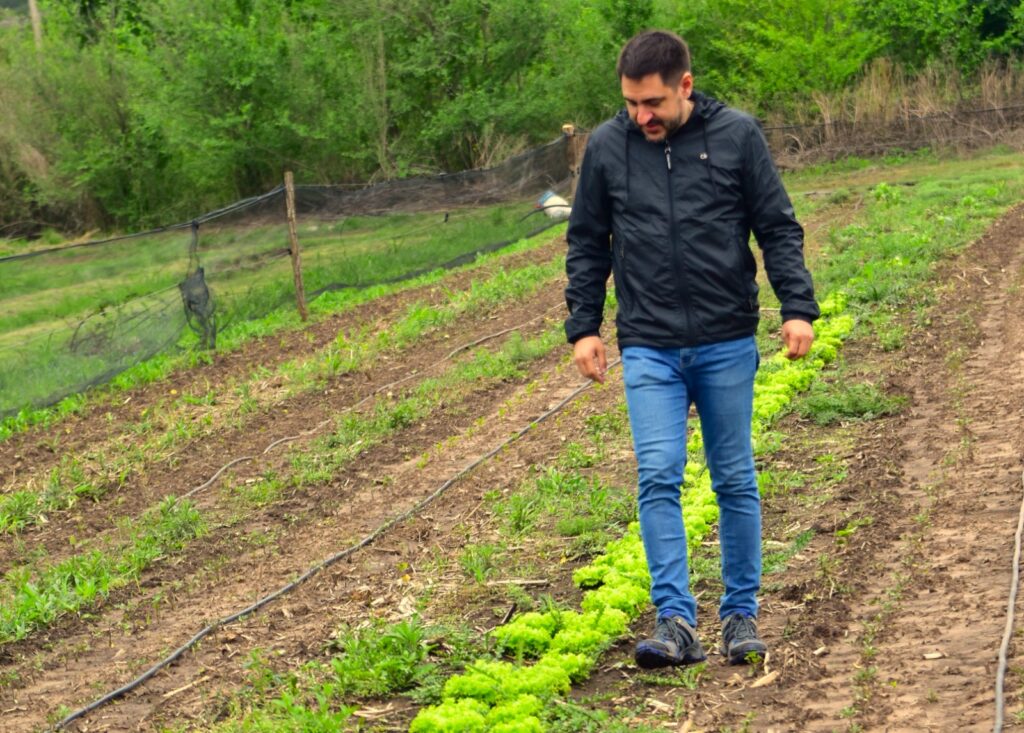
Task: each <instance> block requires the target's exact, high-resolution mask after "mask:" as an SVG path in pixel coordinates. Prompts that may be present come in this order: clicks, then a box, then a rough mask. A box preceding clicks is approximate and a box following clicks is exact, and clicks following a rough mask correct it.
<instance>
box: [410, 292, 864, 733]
mask: <svg viewBox="0 0 1024 733" xmlns="http://www.w3.org/2000/svg"><path fill="white" fill-rule="evenodd" d="M844 309H845V298H843V297H842V296H841V295H839V294H834V295H832V296H830V297H829V298H828V300H826V301H825V302H824V303H823V304H822V313H823V318H822V320H821V321H819V322H818V324H817V329H816V340H815V344H814V346H813V347H812V349H811V353H810V355H809V357H808V358H807V359H804V360H801V361H796V362H791V361H788V360H787V359H786V358H785V357H784V356H783V355H782V354H781V353H780V354H777V355H776V356H774V357H772V358H771V359H769V360H768V361H767V363H766V364H764V365H763V368H762V369H761V371H760V372H759V373H758V377H757V381H756V383H755V396H754V414H755V418H754V435H755V436H758V435H760V434H762V433H763V432H764V431H765V430H766V429H767V426H768V424H769V423H770V422H771V421H772V419H774V418H775V417H776V416H777V415H778V414H779V413H780V412H781V411H782V410H784V409H785V408H786V407H787V406H788V405H789V403H790V401H792V399H793V398H794V397H795V396H796V394H797V393H798V392H800V391H801V390H804V389H806V388H807V387H808V386H810V384H811V382H812V381H814V378H815V376H816V374H817V373H818V372H819V371H820V370H821V368H822V367H824V366H825V365H826V364H828V363H830V362H832V361H833V360H834V359H835V358H836V355H837V353H838V350H839V349H840V348H841V346H842V343H843V340H844V339H845V338H846V337H847V336H848V335H849V334H850V332H851V331H852V330H853V325H854V322H853V318H852V317H851V316H849V315H847V314H845V313H843V310H844ZM700 440H701V437H700V432H699V431H698V430H695V431H694V432H693V434H692V435H691V437H690V440H689V442H690V444H689V445H688V451H687V452H688V454H689V455H691V456H693V455H696V454H698V453H699V449H700ZM685 486H686V490H685V492H684V494H683V517H684V524H685V526H686V535H687V542H688V544H689V545H690V549H691V553H693V552H695V551H696V548H697V547H698V546H699V545H700V543H701V542H702V541H703V540H704V539H705V537H706V536H707V534H708V532H709V531H710V530H711V528H712V527H713V526H714V524H715V522H717V520H718V505H717V503H716V501H715V497H714V493H713V491H712V489H711V477H710V474H709V472H708V471H707V470H706V466H704V465H701V464H700V463H699V462H697V461H694V460H690V461H689V462H688V463H687V466H686V478H685ZM573 580H574V582H575V583H576V584H577V585H578V586H580V587H581V588H584V589H588V590H586V591H585V592H584V594H583V601H582V604H581V610H580V611H578V612H576V611H563V610H558V609H552V610H549V611H547V612H543V613H541V612H536V611H532V612H529V613H524V614H522V615H520V616H518V617H517V618H516V619H514V620H513V621H511V622H510V623H508V624H506V625H504V626H499V627H498V628H496V629H495V630H494V631H493V632H492V636H493V637H494V639H495V642H496V644H497V646H498V648H499V650H501V651H503V652H505V653H506V654H508V655H511V656H512V657H513V658H514V661H503V660H491V659H487V660H480V661H477V662H475V663H473V664H471V665H469V666H468V667H467V668H466V670H465V671H464V672H463V673H462V674H459V675H455V676H453V677H451V678H450V679H449V680H448V682H447V683H446V684H445V686H444V692H443V702H441V704H439V705H434V706H430V707H427V708H424V709H423V710H421V711H420V713H419V714H418V715H417V716H416V718H415V719H414V720H413V722H412V725H411V727H410V730H411V731H412V732H413V733H442V732H444V733H454V731H462V732H464V733H470V732H474V731H481V732H483V731H491V732H492V733H527V732H530V733H533V732H536V733H542V732H543V731H544V726H543V723H542V720H541V713H542V711H543V709H544V706H545V701H546V700H549V699H551V698H552V697H553V696H559V695H566V694H568V692H569V689H570V688H571V686H572V684H573V683H574V682H580V681H582V680H584V679H585V678H586V677H588V676H589V674H590V672H591V670H592V669H593V668H594V665H595V664H596V663H597V660H598V658H599V657H600V655H601V653H602V652H603V651H604V650H605V649H606V648H608V647H609V646H610V645H611V644H612V643H614V642H615V641H616V640H617V639H619V638H621V637H622V636H623V635H624V634H626V632H627V631H628V628H629V625H630V624H631V623H632V622H633V621H634V620H635V619H636V618H637V617H638V616H639V615H640V613H641V611H642V610H643V609H644V607H645V606H646V604H647V602H648V598H649V588H650V575H649V574H648V571H647V564H646V561H645V559H644V550H643V544H642V542H641V539H640V534H639V527H638V525H637V524H636V523H633V524H632V525H630V528H629V530H628V532H627V533H626V535H625V536H624V537H622V538H621V539H619V540H615V541H614V542H612V543H610V544H609V545H608V547H607V549H606V551H605V553H604V554H603V555H601V556H600V557H598V558H597V559H596V560H594V562H593V563H591V564H590V565H588V566H586V567H583V568H581V569H579V570H577V571H576V572H575V573H574V574H573Z"/></svg>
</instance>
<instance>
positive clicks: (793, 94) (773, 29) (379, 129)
mask: <svg viewBox="0 0 1024 733" xmlns="http://www.w3.org/2000/svg"><path fill="white" fill-rule="evenodd" d="M39 3H40V7H41V9H42V13H43V18H44V31H45V35H44V44H43V48H42V50H41V51H39V52H37V51H36V49H35V47H34V42H33V39H32V33H31V28H30V27H29V25H28V23H27V22H7V23H4V24H0V107H2V108H3V109H4V111H5V115H4V117H3V118H2V119H0V195H2V203H0V227H4V226H7V227H8V228H9V231H30V230H32V229H34V228H35V229H38V228H39V227H40V226H42V225H44V224H57V225H61V226H64V227H67V228H74V227H84V226H96V225H105V226H111V225H118V226H138V225H143V224H155V223H164V222H167V221H168V220H171V219H174V218H181V217H187V216H191V215H194V214H195V213H196V212H198V211H200V210H203V209H206V208H211V207H216V206H219V205H222V204H224V203H227V202H229V201H231V200H234V199H236V198H238V197H241V196H247V195H252V194H255V193H258V192H260V191H262V190H266V189H267V188H270V187H272V186H274V185H277V183H278V182H279V181H280V178H281V172H282V170H284V169H286V168H290V169H293V170H295V171H296V173H297V176H298V177H299V179H300V180H303V181H309V182H355V181H368V180H376V179H380V178H385V177H396V176H407V175H412V174H416V173H423V172H437V171H450V170H457V169H463V168H467V167H475V166H483V165H488V164H491V163H494V162H497V161H498V160H500V159H501V158H504V157H506V156H507V155H509V154H511V153H514V152H516V151H518V150H521V149H523V148H524V147H526V146H528V145H533V144H537V143H539V142H543V141H546V140H548V139H550V138H552V137H553V136H554V135H555V134H557V131H558V129H559V127H560V125H561V123H562V122H564V121H570V120H571V121H575V122H577V123H579V124H582V125H584V126H591V125H594V124H596V123H598V122H599V121H600V120H601V119H603V118H605V117H607V116H608V115H610V114H612V113H614V111H615V110H616V109H617V108H618V107H619V106H620V103H621V102H620V98H619V91H618V83H617V80H616V79H615V76H614V65H615V58H616V56H617V54H618V50H619V48H620V47H621V45H622V43H623V42H624V41H625V40H626V39H627V38H629V37H630V36H631V35H632V34H634V33H635V32H636V31H638V30H640V29H642V28H646V27H652V26H656V27H667V28H671V29H673V30H676V31H678V32H680V33H681V34H682V35H683V36H684V37H686V38H687V39H688V40H689V41H690V44H691V47H692V50H693V56H694V66H695V73H696V77H697V86H698V88H700V89H702V90H705V91H708V92H711V93H713V94H714V95H716V96H719V97H720V98H723V99H724V100H726V101H729V102H732V103H734V104H739V105H741V106H743V107H745V108H746V109H748V110H749V111H751V112H754V113H757V114H762V115H763V114H767V113H772V112H774V113H778V114H781V115H793V114H796V113H799V112H802V111H804V110H807V109H811V108H813V100H814V99H815V95H816V94H819V93H823V92H824V93H828V92H835V91H836V90H840V89H843V88H844V87H845V86H847V85H849V84H850V83H851V82H852V81H854V80H856V79H857V78H858V76H859V75H860V74H861V73H862V70H863V69H864V68H865V65H866V64H867V63H868V62H870V61H872V60H873V59H876V58H879V57H882V56H885V57H888V58H891V59H893V60H894V61H895V62H896V63H898V64H900V65H902V66H903V68H904V69H908V70H916V69H923V68H926V67H928V66H930V65H934V64H936V63H944V64H948V65H951V66H952V68H957V69H959V70H960V71H963V72H970V71H971V70H973V69H976V68H978V66H979V65H980V64H982V63H983V62H984V61H985V60H986V59H988V58H989V57H991V56H1000V57H1004V58H1015V57H1016V55H1017V54H1018V53H1019V52H1020V50H1021V47H1022V45H1024V0H927V1H926V0H765V1H762V2H753V1H752V0H691V1H690V2H687V3H682V4H679V3H674V2H669V0H559V1H558V2H555V1H554V0H536V1H535V2H527V1H526V0H403V1H402V2H399V0H350V1H348V2H342V3H339V2H334V1H333V0H205V1H204V2H202V3H196V2H194V1H193V0H39ZM3 5H5V6H11V5H12V6H13V7H14V8H16V10H13V11H8V12H9V13H22V14H24V13H25V10H24V8H25V4H24V3H17V2H15V3H13V4H12V3H11V2H4V3H3ZM12 17H13V16H12ZM4 231H5V230H4V229H0V234H3V233H4Z"/></svg>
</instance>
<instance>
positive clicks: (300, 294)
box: [284, 171, 309, 321]
mask: <svg viewBox="0 0 1024 733" xmlns="http://www.w3.org/2000/svg"><path fill="white" fill-rule="evenodd" d="M284 200H285V205H286V206H287V208H288V240H289V249H290V250H291V254H292V273H293V274H294V276H295V302H296V304H297V305H298V307H299V316H300V317H301V318H302V320H303V321H308V320H309V310H308V309H307V308H306V290H305V288H304V287H303V285H302V257H301V255H300V254H299V233H298V229H297V228H296V226H295V179H294V178H293V176H292V172H291V171H285V172H284Z"/></svg>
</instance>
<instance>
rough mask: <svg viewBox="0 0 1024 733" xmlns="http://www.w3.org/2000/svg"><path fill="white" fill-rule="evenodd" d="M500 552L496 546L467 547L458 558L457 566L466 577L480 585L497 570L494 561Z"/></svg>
mask: <svg viewBox="0 0 1024 733" xmlns="http://www.w3.org/2000/svg"><path fill="white" fill-rule="evenodd" d="M500 552H501V548H500V547H498V546H497V545H467V546H466V547H465V548H464V549H463V551H462V555H460V556H459V565H461V566H462V570H463V572H464V573H465V574H466V575H467V576H469V577H470V578H472V579H473V580H475V581H476V582H477V583H481V584H482V583H485V582H486V581H487V579H488V578H489V577H490V576H491V575H492V574H493V573H494V572H495V570H497V567H496V565H495V559H496V556H497V555H498V554H499V553H500Z"/></svg>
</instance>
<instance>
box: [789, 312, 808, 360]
mask: <svg viewBox="0 0 1024 733" xmlns="http://www.w3.org/2000/svg"><path fill="white" fill-rule="evenodd" d="M813 342H814V328H813V327H812V326H811V324H810V323H808V322H807V321H801V320H799V319H797V318H793V319H790V320H788V321H786V322H785V323H783V324H782V343H784V344H785V345H786V358H787V359H799V358H801V357H803V356H807V352H808V351H810V350H811V343H813Z"/></svg>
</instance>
